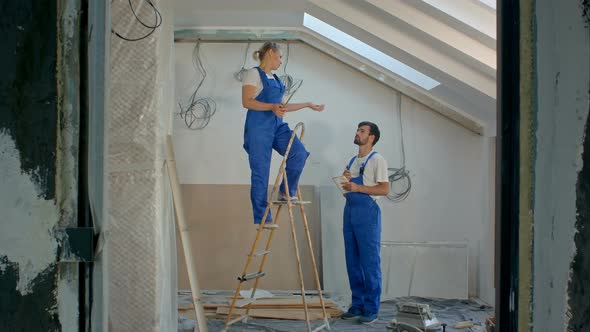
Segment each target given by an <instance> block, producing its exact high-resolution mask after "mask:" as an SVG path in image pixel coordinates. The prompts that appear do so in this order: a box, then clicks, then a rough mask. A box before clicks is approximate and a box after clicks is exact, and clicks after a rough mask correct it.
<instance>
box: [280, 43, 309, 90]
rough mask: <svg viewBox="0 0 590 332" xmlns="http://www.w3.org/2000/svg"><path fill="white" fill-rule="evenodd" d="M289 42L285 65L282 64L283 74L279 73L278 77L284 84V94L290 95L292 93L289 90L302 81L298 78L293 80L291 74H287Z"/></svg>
mask: <svg viewBox="0 0 590 332" xmlns="http://www.w3.org/2000/svg"><path fill="white" fill-rule="evenodd" d="M290 45H291V44H289V43H287V59H286V60H285V65H284V66H283V73H284V74H283V75H281V76H280V77H279V78H280V79H281V81H282V82H283V85H284V86H285V95H287V96H288V95H291V94H293V93H292V92H291V90H293V88H294V87H295V86H297V84H299V86H301V84H302V83H303V82H302V81H300V80H295V79H294V78H293V76H291V75H289V74H287V65H289V58H290V52H291V47H290ZM299 86H297V88H299Z"/></svg>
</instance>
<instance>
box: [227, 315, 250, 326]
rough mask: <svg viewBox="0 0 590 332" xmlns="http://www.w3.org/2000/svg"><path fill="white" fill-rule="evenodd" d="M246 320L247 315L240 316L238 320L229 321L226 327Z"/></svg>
mask: <svg viewBox="0 0 590 332" xmlns="http://www.w3.org/2000/svg"><path fill="white" fill-rule="evenodd" d="M246 318H248V315H242V316H240V317H238V318H234V319H232V320H230V321H229V322H228V323H227V326H230V325H232V324H234V323H237V322H239V321H241V320H244V319H246Z"/></svg>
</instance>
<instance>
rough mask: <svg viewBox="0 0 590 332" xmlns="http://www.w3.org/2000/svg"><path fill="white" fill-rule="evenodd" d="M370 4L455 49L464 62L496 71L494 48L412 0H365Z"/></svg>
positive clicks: (483, 69)
mask: <svg viewBox="0 0 590 332" xmlns="http://www.w3.org/2000/svg"><path fill="white" fill-rule="evenodd" d="M365 1H366V2H368V3H370V4H372V5H373V6H375V7H377V8H379V9H381V10H383V11H385V12H386V13H388V14H390V15H391V16H392V17H395V18H397V19H399V20H400V21H403V22H405V23H406V24H408V25H410V26H412V27H414V28H415V29H417V30H419V31H421V32H423V33H425V34H427V35H428V36H430V37H432V38H434V39H436V40H438V41H439V42H441V43H443V44H444V45H445V46H446V47H447V48H451V49H454V50H456V51H457V52H455V54H458V55H459V56H461V57H463V58H464V60H465V62H472V63H473V64H474V65H476V66H477V67H479V69H480V70H481V71H484V72H488V73H491V74H492V75H493V76H495V72H496V50H495V49H492V48H490V47H488V46H487V45H485V44H484V43H483V42H482V41H481V40H478V39H476V38H473V37H471V36H469V35H466V34H465V33H463V31H460V30H457V29H456V28H455V27H453V26H451V25H449V24H447V23H446V22H444V21H441V20H438V19H437V17H436V16H432V15H429V14H428V13H426V12H424V11H422V10H420V9H419V8H417V7H415V6H413V4H415V3H416V0H411V1H409V0H398V1H391V0H365Z"/></svg>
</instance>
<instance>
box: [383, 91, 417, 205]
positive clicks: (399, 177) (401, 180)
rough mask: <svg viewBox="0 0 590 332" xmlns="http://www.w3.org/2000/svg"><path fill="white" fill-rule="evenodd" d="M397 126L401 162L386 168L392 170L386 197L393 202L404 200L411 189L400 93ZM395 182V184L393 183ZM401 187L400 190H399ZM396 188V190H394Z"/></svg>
mask: <svg viewBox="0 0 590 332" xmlns="http://www.w3.org/2000/svg"><path fill="white" fill-rule="evenodd" d="M398 110H399V128H400V136H401V150H402V162H401V165H402V166H401V167H400V168H388V169H387V170H388V171H390V172H393V174H391V175H390V176H389V188H390V190H389V194H388V195H387V198H388V199H389V200H390V201H393V202H401V201H403V200H405V199H406V198H407V197H408V195H409V194H410V190H411V189H412V180H411V179H410V172H409V171H408V170H406V150H405V147H404V126H403V123H402V95H401V94H400V95H399V104H398ZM394 184H395V185H394ZM399 188H402V190H399ZM396 189H397V191H396Z"/></svg>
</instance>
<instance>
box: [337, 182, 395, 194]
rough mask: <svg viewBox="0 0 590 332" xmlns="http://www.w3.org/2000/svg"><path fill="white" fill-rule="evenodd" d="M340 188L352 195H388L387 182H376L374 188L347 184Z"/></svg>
mask: <svg viewBox="0 0 590 332" xmlns="http://www.w3.org/2000/svg"><path fill="white" fill-rule="evenodd" d="M342 188H344V189H345V190H348V191H351V192H353V193H361V194H367V195H372V196H386V195H387V194H389V182H377V184H376V185H374V186H365V185H360V184H356V183H353V182H348V183H345V184H343V185H342Z"/></svg>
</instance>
